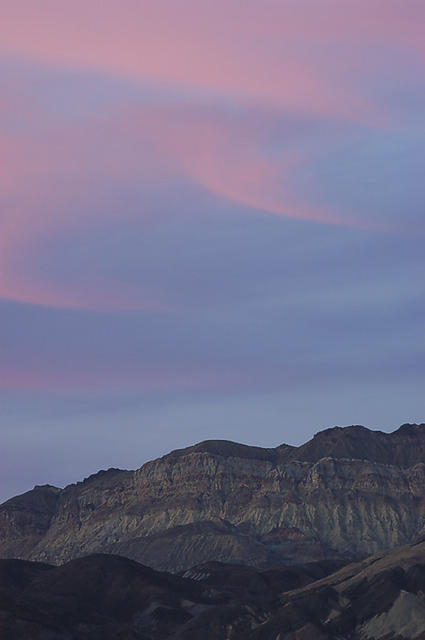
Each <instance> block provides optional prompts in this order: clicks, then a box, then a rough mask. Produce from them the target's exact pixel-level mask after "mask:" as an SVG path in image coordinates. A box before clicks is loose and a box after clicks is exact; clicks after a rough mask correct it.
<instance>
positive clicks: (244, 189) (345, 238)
mask: <svg viewBox="0 0 425 640" xmlns="http://www.w3.org/2000/svg"><path fill="white" fill-rule="evenodd" d="M424 21H425V5H424V3H423V2H422V0H399V1H397V0H367V2H366V0H364V1H363V0H347V1H346V2H344V3H340V2H336V1H334V0H314V1H313V0H297V1H296V2H295V1H294V2H292V0H287V1H285V2H282V1H281V0H279V2H278V1H276V0H261V1H260V0H244V2H241V1H240V0H226V1H224V0H223V2H222V1H221V0H215V2H214V3H212V2H209V0H201V1H199V0H197V1H196V2H195V0H181V1H180V2H175V1H174V0H162V1H161V2H157V3H152V2H145V1H144V0H139V1H137V2H136V0H121V1H120V2H117V1H115V0H102V2H99V1H98V0H89V1H87V0H85V1H84V2H82V1H80V0H74V2H72V3H68V2H62V1H61V0H59V1H58V0H54V1H53V0H13V1H12V0H3V1H2V3H1V6H0V77H1V93H0V145H1V149H2V163H1V167H0V216H1V218H0V224H1V228H0V448H1V449H0V450H1V456H2V464H1V468H0V481H1V484H0V487H1V489H0V499H4V498H7V497H9V496H10V495H13V494H15V493H18V492H20V491H24V490H26V489H28V488H31V487H32V486H33V485H34V484H43V483H46V482H49V483H52V484H58V485H64V484H66V483H68V482H72V481H75V480H78V479H80V478H81V477H82V476H84V475H88V474H89V473H92V472H94V471H96V470H98V469H99V468H105V467H109V466H120V467H127V468H128V467H133V468H134V467H137V466H140V465H141V464H142V463H143V462H145V461H146V460H148V459H150V458H152V457H155V456H158V455H161V454H163V453H165V452H167V451H168V450H170V449H172V448H176V447H181V446H185V445H188V444H191V443H193V442H195V441H199V440H202V439H206V438H226V439H232V440H238V441H243V442H247V443H252V444H259V445H263V446H272V445H277V444H280V443H282V442H288V443H291V444H299V443H301V442H303V441H305V440H306V439H308V438H309V437H311V436H312V435H313V433H314V432H316V431H318V430H319V429H321V428H325V427H328V426H333V425H335V424H339V425H345V424H353V423H361V424H365V425H367V426H371V427H374V428H380V429H383V430H392V429H394V428H395V427H397V426H398V425H399V424H401V423H402V422H407V421H423V420H424V418H425V401H424V397H425V394H424V387H425V384H424V383H425V328H424V327H425V277H424V276H425V268H424V267H425V258H424V250H423V246H424V239H425V180H424V176H425V153H424V147H425V45H424V39H423V24H424Z"/></svg>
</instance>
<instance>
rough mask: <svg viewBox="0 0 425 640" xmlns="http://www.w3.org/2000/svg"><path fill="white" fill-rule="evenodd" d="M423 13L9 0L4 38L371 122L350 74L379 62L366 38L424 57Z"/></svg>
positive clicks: (13, 49) (386, 2)
mask: <svg viewBox="0 0 425 640" xmlns="http://www.w3.org/2000/svg"><path fill="white" fill-rule="evenodd" d="M424 21H425V5H424V4H423V3H422V2H417V1H416V0H406V1H405V2H400V1H395V0H368V1H367V2H366V1H362V0H348V1H347V2H343V3H342V2H336V1H334V0H321V1H318V0H314V1H311V0H309V1H306V0H299V1H297V2H281V1H277V0H261V1H260V0H258V1H253V0H245V1H243V2H242V1H241V0H226V1H224V0H222V1H220V0H217V1H216V2H202V3H200V2H197V1H195V0H186V1H185V2H175V1H174V0H161V1H159V2H151V1H148V0H145V1H143V0H138V1H136V0H124V1H123V2H120V3H117V2H115V1H112V0H102V1H99V0H91V2H89V3H87V2H82V0H75V1H74V2H72V3H58V2H56V1H55V0H4V1H3V2H2V8H1V14H0V42H1V50H2V51H3V52H4V53H7V54H13V55H18V56H24V57H29V58H33V59H35V60H39V61H42V62H44V63H47V64H49V65H54V66H61V67H68V68H70V67H72V68H80V69H85V70H88V69H92V70H96V71H100V72H103V73H111V74H117V75H121V76H125V77H129V78H133V79H142V80H149V81H154V82H158V83H161V84H163V83H167V84H171V85H175V86H178V87H181V88H183V87H187V88H195V89H200V90H213V91H217V92H223V93H225V94H228V95H229V96H235V95H239V96H240V97H241V98H242V99H246V100H251V101H255V102H257V103H260V104H261V103H262V104H267V105H269V106H273V107H275V108H281V109H289V110H296V111H297V112H298V113H300V112H307V113H319V114H332V115H339V116H340V117H343V118H350V119H357V120H365V119H370V118H372V117H373V118H375V119H376V118H377V117H379V109H377V106H376V105H374V104H372V103H371V102H370V101H368V100H367V99H366V98H365V97H364V96H362V95H361V94H359V92H357V91H355V90H353V89H352V88H351V87H350V86H349V83H348V82H347V78H346V73H347V72H350V71H351V69H352V67H353V66H354V67H356V65H358V64H361V65H362V68H363V71H364V72H365V73H367V71H368V66H369V65H372V66H373V64H374V61H373V59H371V60H368V61H366V60H365V59H364V57H363V52H362V46H363V45H365V44H373V45H375V46H377V47H379V46H382V45H385V44H388V42H390V43H391V44H392V45H395V46H402V47H405V48H407V49H409V50H411V51H412V52H414V53H416V54H418V55H420V56H423V53H424V51H425V46H424V44H423V40H424V39H423V23H424ZM341 45H344V47H345V48H344V49H343V53H342V54H341V53H340V51H339V49H340V47H341ZM347 47H348V48H350V47H351V53H350V54H348V53H347Z"/></svg>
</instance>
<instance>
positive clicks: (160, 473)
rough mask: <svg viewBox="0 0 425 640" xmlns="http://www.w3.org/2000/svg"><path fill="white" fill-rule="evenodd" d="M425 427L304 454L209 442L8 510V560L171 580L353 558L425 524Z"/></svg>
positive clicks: (345, 436)
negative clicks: (113, 557)
mask: <svg viewBox="0 0 425 640" xmlns="http://www.w3.org/2000/svg"><path fill="white" fill-rule="evenodd" d="M423 461H425V425H403V426H402V427H401V428H400V429H398V430H397V431H395V432H394V433H391V434H386V433H383V432H379V431H371V430H369V429H366V428H364V427H360V426H353V427H346V428H339V427H335V428H333V429H327V430H325V431H322V432H320V433H318V434H317V435H316V436H315V437H314V438H313V439H312V440H311V441H310V442H308V443H306V444H305V445H302V446H301V447H291V446H288V445H282V446H279V447H277V448H275V449H262V448H260V447H249V446H246V445H241V444H237V443H232V442H226V441H207V442H203V443H200V444H197V445H195V446H193V447H189V448H187V449H182V450H178V451H174V452H172V453H170V454H168V455H166V456H164V457H163V458H160V459H158V460H154V461H152V462H148V463H147V464H145V465H143V467H141V468H140V469H138V470H137V471H120V470H117V469H111V470H109V471H103V472H100V473H98V474H95V475H94V476H91V477H90V478H87V479H86V480H84V482H81V483H77V484H75V485H70V486H68V487H66V488H65V489H63V490H59V489H55V488H53V487H37V488H35V489H34V490H32V491H30V492H28V493H27V494H24V496H19V497H17V498H13V499H12V500H9V501H8V502H6V503H4V504H3V505H2V506H1V507H0V556H1V557H6V558H7V557H16V558H25V559H32V560H38V561H44V562H53V563H61V562H64V561H67V560H69V559H71V558H74V557H78V556H81V555H84V554H88V553H93V552H99V551H101V552H112V553H118V554H121V555H125V556H127V557H130V558H133V559H135V560H138V561H140V562H143V563H145V564H148V565H150V566H152V567H155V568H157V569H161V570H171V571H181V570H184V569H187V568H188V567H190V566H192V565H194V564H197V563H202V562H206V561H209V560H220V561H223V562H239V563H244V564H251V565H254V566H258V567H267V566H276V565H281V564H285V563H288V562H300V561H302V562H305V561H311V560H317V559H319V558H325V557H339V558H344V559H354V558H358V557H362V556H365V555H368V554H371V553H374V552H376V551H379V550H381V549H388V548H390V547H394V546H397V545H401V544H406V543H409V542H411V541H413V540H414V539H415V538H416V537H418V536H420V535H421V534H422V533H423V531H424V524H425V464H424V462H423Z"/></svg>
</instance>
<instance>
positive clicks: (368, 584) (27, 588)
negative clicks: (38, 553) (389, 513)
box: [0, 542, 425, 640]
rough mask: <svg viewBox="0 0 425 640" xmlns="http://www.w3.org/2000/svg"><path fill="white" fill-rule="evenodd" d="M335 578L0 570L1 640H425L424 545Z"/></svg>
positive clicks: (6, 564) (109, 558)
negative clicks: (29, 639)
mask: <svg viewBox="0 0 425 640" xmlns="http://www.w3.org/2000/svg"><path fill="white" fill-rule="evenodd" d="M334 569H335V566H333V565H332V563H329V562H322V563H313V564H310V565H305V566H292V567H282V568H280V569H268V570H264V569H263V570H258V569H254V568H251V567H244V566H238V565H225V564H221V563H217V562H212V563H207V564H203V565H200V566H196V567H194V568H192V569H191V570H188V571H186V572H185V574H184V575H183V576H176V575H171V574H167V573H161V572H157V571H155V570H153V569H150V568H148V567H145V566H143V565H140V564H138V563H136V562H134V561H132V560H128V559H126V558H122V557H119V556H113V555H93V556H87V557H85V558H79V559H77V560H73V561H71V562H69V563H67V564H65V565H63V566H60V567H55V566H52V565H47V564H41V563H32V562H27V561H24V560H0V637H1V638H2V640H27V639H28V638H31V640H116V639H118V638H120V639H121V640H199V638H203V639H204V640H313V639H314V640H425V596H424V592H425V543H423V542H422V543H418V544H416V545H410V546H406V547H402V548H397V549H395V550H393V551H391V552H388V553H386V554H383V553H381V554H378V555H375V556H372V557H369V558H367V559H366V560H363V561H361V562H358V563H354V564H351V565H348V566H346V567H343V568H342V569H339V570H338V568H337V571H336V572H332V571H333V570H334Z"/></svg>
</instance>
